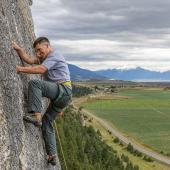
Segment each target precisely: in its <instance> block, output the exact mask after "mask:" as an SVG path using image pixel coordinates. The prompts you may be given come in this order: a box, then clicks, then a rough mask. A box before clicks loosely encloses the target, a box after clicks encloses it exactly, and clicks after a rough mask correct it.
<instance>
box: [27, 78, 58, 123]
mask: <svg viewBox="0 0 170 170" xmlns="http://www.w3.org/2000/svg"><path fill="white" fill-rule="evenodd" d="M57 95H58V86H57V84H56V83H51V82H47V81H42V80H30V81H29V85H28V112H29V113H32V114H28V115H26V116H24V120H25V121H27V122H29V123H33V124H35V125H36V124H37V126H41V110H42V101H41V100H42V97H47V98H49V99H51V100H53V99H54V98H56V96H57Z"/></svg>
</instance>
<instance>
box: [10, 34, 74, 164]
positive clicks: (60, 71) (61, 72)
mask: <svg viewBox="0 0 170 170" xmlns="http://www.w3.org/2000/svg"><path fill="white" fill-rule="evenodd" d="M12 47H13V48H14V50H16V52H17V53H18V55H19V57H20V58H21V59H22V60H24V61H25V62H26V63H28V64H31V65H33V64H36V65H34V66H29V67H28V66H27V67H24V66H18V65H17V66H16V71H17V73H28V74H41V75H43V80H39V79H35V80H30V81H29V84H28V114H26V115H25V116H24V117H23V119H24V120H25V121H26V122H28V123H32V124H34V125H35V126H37V127H41V129H42V134H43V138H44V141H45V147H46V151H47V155H48V163H51V164H52V165H56V161H57V160H56V137H55V129H54V127H53V121H54V120H55V118H56V116H57V115H61V113H62V110H63V108H65V107H66V106H67V105H68V104H69V103H70V102H71V98H72V87H71V81H70V73H69V69H68V65H67V63H66V61H65V59H64V57H63V56H62V55H61V54H60V53H59V52H58V50H56V49H55V48H53V47H52V46H51V44H50V41H49V40H48V38H46V37H39V38H37V39H36V40H35V41H34V44H33V48H34V50H35V55H36V58H32V57H30V56H29V55H28V54H27V53H26V52H25V50H24V49H23V48H22V47H20V46H19V45H18V44H17V43H16V42H15V41H13V42H12ZM42 97H46V98H49V99H50V104H49V106H48V108H47V110H46V112H45V114H44V115H42Z"/></svg>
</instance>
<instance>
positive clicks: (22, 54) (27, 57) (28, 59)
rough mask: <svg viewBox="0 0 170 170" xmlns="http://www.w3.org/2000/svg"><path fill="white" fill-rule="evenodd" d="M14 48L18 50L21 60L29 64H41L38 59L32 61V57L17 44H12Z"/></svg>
mask: <svg viewBox="0 0 170 170" xmlns="http://www.w3.org/2000/svg"><path fill="white" fill-rule="evenodd" d="M12 47H13V48H14V50H16V52H17V53H18V55H19V56H20V58H21V59H23V60H24V61H25V62H26V63H27V64H31V65H32V64H39V60H38V59H32V58H31V57H30V55H28V54H27V53H26V52H25V51H24V49H23V48H21V47H20V46H19V45H18V44H17V43H16V42H14V41H13V42H12Z"/></svg>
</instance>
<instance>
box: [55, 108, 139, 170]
mask: <svg viewBox="0 0 170 170" xmlns="http://www.w3.org/2000/svg"><path fill="white" fill-rule="evenodd" d="M56 123H57V127H58V130H59V134H60V139H61V143H62V147H63V149H64V156H65V159H66V163H67V167H68V169H69V170H113V169H114V170H139V167H138V166H136V165H135V166H134V165H133V164H132V163H131V162H130V161H128V162H127V161H125V159H124V158H122V157H119V156H118V154H117V151H115V150H114V149H113V148H111V147H110V146H108V145H107V144H106V143H105V142H104V141H103V140H102V138H101V134H100V132H99V131H97V132H96V131H95V130H94V129H93V127H92V126H89V127H87V126H82V125H81V122H80V114H78V113H77V112H76V111H75V110H73V109H71V108H68V109H66V111H65V116H64V118H58V119H57V120H56ZM57 141H58V140H57ZM57 143H58V142H57ZM57 146H58V147H57V148H58V149H57V151H58V154H59V159H60V163H61V166H62V169H63V170H64V169H65V166H64V163H63V160H62V154H61V150H60V147H59V144H58V145H57Z"/></svg>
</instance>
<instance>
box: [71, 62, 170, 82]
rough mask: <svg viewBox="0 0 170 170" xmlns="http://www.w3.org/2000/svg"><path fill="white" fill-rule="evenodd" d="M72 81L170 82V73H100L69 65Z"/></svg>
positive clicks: (136, 69) (115, 71)
mask: <svg viewBox="0 0 170 170" xmlns="http://www.w3.org/2000/svg"><path fill="white" fill-rule="evenodd" d="M69 69H70V74H71V79H72V80H73V81H79V80H90V79H93V80H107V79H114V80H125V81H170V71H166V72H158V71H150V70H146V69H143V68H141V67H137V68H135V69H129V70H122V69H107V70H99V71H90V70H87V69H83V68H80V67H77V66H75V65H72V64H69Z"/></svg>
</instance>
